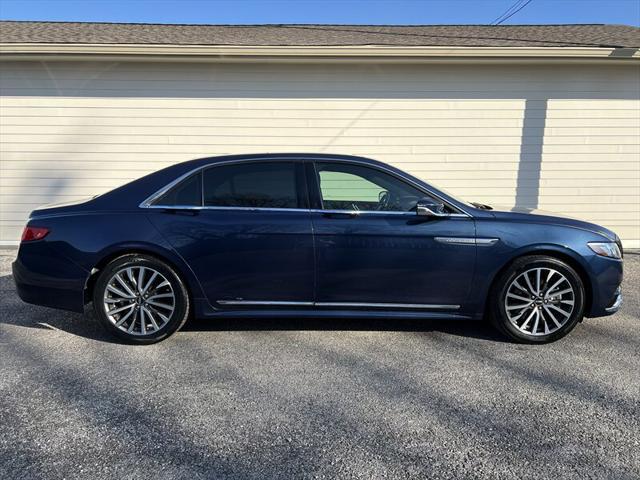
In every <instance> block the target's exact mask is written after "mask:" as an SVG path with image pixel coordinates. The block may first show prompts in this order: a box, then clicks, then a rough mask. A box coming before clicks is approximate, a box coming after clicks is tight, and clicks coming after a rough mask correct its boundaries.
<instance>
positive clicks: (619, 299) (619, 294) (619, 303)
mask: <svg viewBox="0 0 640 480" xmlns="http://www.w3.org/2000/svg"><path fill="white" fill-rule="evenodd" d="M621 306H622V289H621V288H620V287H618V290H617V291H616V300H615V301H614V302H613V305H611V306H610V307H607V308H605V309H604V310H605V312H607V313H615V312H617V311H618V310H620V307H621Z"/></svg>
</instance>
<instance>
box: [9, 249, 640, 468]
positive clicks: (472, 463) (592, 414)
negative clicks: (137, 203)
mask: <svg viewBox="0 0 640 480" xmlns="http://www.w3.org/2000/svg"><path fill="white" fill-rule="evenodd" d="M15 253H16V252H15V250H3V251H0V478H2V479H6V480H9V479H18V478H20V479H22V478H24V479H31V478H34V479H62V478H79V479H84V478H87V479H102V478H105V479H106V478H141V479H154V480H155V479H165V478H166V479H189V480H191V479H200V478H230V479H235V478H237V479H271V478H282V479H292V478H310V479H311V478H363V479H371V478H393V479H396V478H419V479H428V478H429V479H461V478H464V479H474V478H478V479H480V478H482V479H485V478H492V479H518V480H520V479H536V480H540V479H560V478H561V479H581V480H583V479H609V478H610V479H616V480H624V479H629V480H631V479H638V478H640V373H639V372H640V328H639V327H640V322H639V320H640V255H637V254H629V255H627V256H626V258H625V268H626V271H625V284H624V287H623V288H624V293H625V297H626V298H625V303H624V306H623V309H622V310H621V312H619V313H618V314H616V315H615V316H613V317H608V318H601V319H590V320H586V321H585V322H584V323H582V324H581V325H579V326H578V327H577V328H576V329H575V330H574V331H573V332H572V333H571V334H570V335H569V336H568V337H566V338H565V339H563V340H561V341H559V342H557V343H554V344H551V345H542V346H528V345H516V344H512V343H508V342H506V341H504V340H503V339H502V338H501V337H500V336H498V335H497V334H496V333H494V332H493V330H492V329H491V327H490V326H488V325H485V324H484V323H479V322H476V323H474V322H444V321H416V320H412V321H400V322H399V321H390V320H389V321H387V320H341V321H338V320H335V321H334V320H260V321H257V320H242V321H240V320H233V321H224V322H213V321H207V322H205V321H200V322H196V321H193V322H191V323H189V324H187V325H186V326H185V328H184V329H183V330H182V331H181V332H178V333H177V334H176V335H174V336H173V337H171V338H170V339H168V340H167V341H164V342H162V343H159V344H156V345H152V346H145V347H140V346H128V345H121V344H118V343H115V342H113V341H112V340H111V338H110V337H108V336H106V334H105V333H103V331H102V330H101V328H100V327H99V326H98V325H97V324H96V323H95V321H94V319H93V318H92V316H91V315H89V316H82V315H79V314H74V313H68V312H63V311H56V310H51V309H47V308H40V307H35V306H32V305H27V304H24V303H22V302H21V301H20V300H19V299H18V297H17V295H16V293H15V290H14V287H13V281H12V279H11V276H10V262H11V261H12V260H13V257H14V255H15Z"/></svg>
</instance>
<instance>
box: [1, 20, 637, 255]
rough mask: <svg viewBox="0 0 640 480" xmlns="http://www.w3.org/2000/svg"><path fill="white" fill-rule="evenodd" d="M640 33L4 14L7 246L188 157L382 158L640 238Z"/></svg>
mask: <svg viewBox="0 0 640 480" xmlns="http://www.w3.org/2000/svg"><path fill="white" fill-rule="evenodd" d="M638 47H640V30H639V29H637V28H633V27H626V26H606V25H571V26H567V25H564V26H562V25H555V26H499V27H489V26H487V27H484V26H424V27H373V26H372V27H363V26H314V25H304V26H243V27H240V26H239V27H233V26H181V25H131V24H126V25H124V24H79V23H41V22H0V49H1V50H0V60H1V62H0V66H1V77H0V89H1V91H0V94H1V99H0V120H1V123H0V128H1V130H0V155H1V156H0V160H1V166H0V244H3V245H10V244H16V243H17V242H18V239H19V235H20V231H21V229H22V226H23V224H24V222H25V220H26V219H27V217H28V214H29V211H30V210H31V209H33V208H35V207H37V206H39V205H41V204H43V203H49V202H57V201H65V200H71V199H76V198H79V197H83V196H89V195H95V194H98V193H101V192H104V191H106V190H108V189H111V188H113V187H115V186H117V185H120V184H122V183H124V182H127V181H129V180H131V179H133V178H136V177H139V176H141V175H144V174H146V173H149V172H151V171H154V170H156V169H159V168H161V167H164V166H167V165H169V164H172V163H175V162H180V161H183V160H187V159H191V158H196V157H202V156H210V155H220V154H227V153H241V152H290V151H303V152H332V153H348V154H358V155H364V156H370V157H373V158H376V159H379V160H383V161H385V162H388V163H391V164H393V165H395V166H398V167H400V168H403V169H406V170H407V171H409V172H411V173H413V174H415V175H418V176H420V177H422V178H425V179H427V180H429V181H432V182H434V183H435V184H437V185H440V186H442V187H445V188H446V189H448V190H450V191H452V192H453V193H454V194H457V195H459V196H462V197H464V198H467V199H470V200H476V201H480V202H485V203H489V204H499V205H506V206H514V205H517V206H521V207H532V208H540V209H544V210H550V211H555V212H559V213H562V214H566V215H569V216H573V217H578V218H582V219H586V220H590V221H593V222H597V223H600V224H603V225H605V226H607V227H610V228H612V229H613V230H615V231H616V232H618V234H619V235H620V236H621V237H622V239H623V242H624V244H625V246H626V247H634V248H638V247H640V54H639V53H638Z"/></svg>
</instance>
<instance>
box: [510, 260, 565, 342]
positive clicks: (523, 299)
mask: <svg viewBox="0 0 640 480" xmlns="http://www.w3.org/2000/svg"><path fill="white" fill-rule="evenodd" d="M575 301H576V295H575V291H574V288H573V286H572V285H571V283H570V282H569V280H567V277H565V276H564V275H563V274H562V273H560V272H559V271H558V270H555V269H553V268H546V267H539V268H532V269H529V270H526V271H525V272H523V273H521V274H520V275H518V276H517V277H516V278H515V279H514V280H513V281H512V282H511V283H510V284H509V287H508V288H507V294H506V296H505V299H504V307H505V311H506V313H507V317H508V318H509V321H510V322H511V323H512V324H513V326H515V327H516V328H517V329H518V330H520V331H521V332H523V333H525V334H527V335H534V336H542V335H549V334H551V333H554V332H555V331H557V330H559V329H560V328H562V327H563V325H564V324H566V323H567V322H568V321H569V319H570V318H571V314H572V313H573V310H574V307H575Z"/></svg>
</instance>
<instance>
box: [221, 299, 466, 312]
mask: <svg viewBox="0 0 640 480" xmlns="http://www.w3.org/2000/svg"><path fill="white" fill-rule="evenodd" d="M217 303H219V304H220V305H247V306H258V305H262V306H270V305H271V306H290V307H354V308H399V309H403V308H413V309H422V310H458V309H459V308H460V305H432V304H426V303H363V302H287V301H271V300H218V302H217Z"/></svg>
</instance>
